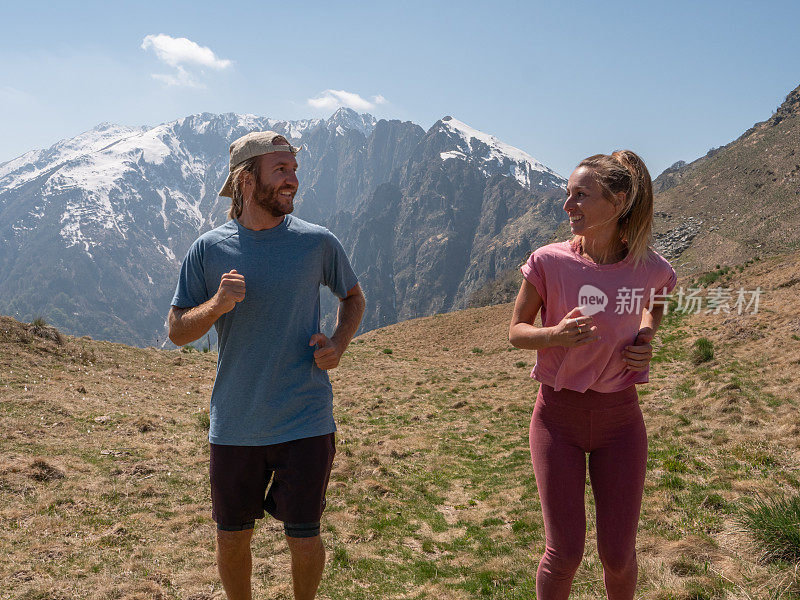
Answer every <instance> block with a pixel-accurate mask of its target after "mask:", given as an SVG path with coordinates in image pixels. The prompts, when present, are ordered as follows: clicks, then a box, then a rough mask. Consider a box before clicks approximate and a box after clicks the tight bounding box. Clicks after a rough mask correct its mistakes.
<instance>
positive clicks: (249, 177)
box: [239, 171, 256, 196]
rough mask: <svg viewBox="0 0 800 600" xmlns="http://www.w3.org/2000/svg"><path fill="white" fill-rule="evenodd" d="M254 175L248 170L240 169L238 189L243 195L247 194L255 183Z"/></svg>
mask: <svg viewBox="0 0 800 600" xmlns="http://www.w3.org/2000/svg"><path fill="white" fill-rule="evenodd" d="M255 181H256V180H255V177H253V173H252V172H250V171H242V172H241V174H240V175H239V189H240V190H241V191H242V195H243V196H249V195H250V193H251V192H252V188H253V186H254V184H255Z"/></svg>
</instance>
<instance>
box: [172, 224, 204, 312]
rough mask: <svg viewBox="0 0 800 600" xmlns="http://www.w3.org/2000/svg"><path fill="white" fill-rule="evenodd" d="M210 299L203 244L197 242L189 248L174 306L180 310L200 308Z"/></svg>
mask: <svg viewBox="0 0 800 600" xmlns="http://www.w3.org/2000/svg"><path fill="white" fill-rule="evenodd" d="M209 298H210V295H209V293H208V289H207V288H206V278H205V273H204V271H203V257H202V251H201V244H200V243H199V240H198V241H196V242H195V243H194V244H192V246H191V247H190V248H189V251H188V252H187V253H186V256H185V257H184V259H183V264H182V265H181V273H180V276H179V277H178V286H177V287H176V288H175V295H174V296H173V297H172V306H177V307H178V308H192V307H195V306H199V305H200V304H202V303H203V302H205V301H207V300H208V299H209Z"/></svg>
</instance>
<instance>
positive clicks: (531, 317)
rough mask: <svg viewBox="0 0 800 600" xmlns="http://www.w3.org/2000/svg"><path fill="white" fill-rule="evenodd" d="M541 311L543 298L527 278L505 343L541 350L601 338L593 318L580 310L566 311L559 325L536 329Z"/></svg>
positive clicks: (576, 344)
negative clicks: (582, 313)
mask: <svg viewBox="0 0 800 600" xmlns="http://www.w3.org/2000/svg"><path fill="white" fill-rule="evenodd" d="M541 308H542V297H541V296H540V295H539V292H538V291H537V289H536V287H535V286H534V285H533V284H532V283H530V282H529V281H528V280H527V279H523V280H522V287H520V289H519V294H517V301H516V302H515V303H514V314H513V316H512V317H511V325H510V326H509V328H508V341H509V342H511V345H512V346H514V347H515V348H522V349H524V350H542V349H544V348H550V347H553V346H566V347H568V348H569V347H571V346H580V345H582V344H588V343H590V342H594V341H595V340H598V339H600V338H599V336H598V335H597V326H596V325H595V324H594V319H592V317H584V316H582V315H581V312H580V308H579V307H575V308H573V309H572V310H571V311H569V312H568V313H567V314H566V315H565V316H564V318H563V319H561V322H560V323H559V324H558V325H554V326H553V327H536V326H535V325H533V322H534V321H535V320H536V315H537V314H539V310H540V309H541Z"/></svg>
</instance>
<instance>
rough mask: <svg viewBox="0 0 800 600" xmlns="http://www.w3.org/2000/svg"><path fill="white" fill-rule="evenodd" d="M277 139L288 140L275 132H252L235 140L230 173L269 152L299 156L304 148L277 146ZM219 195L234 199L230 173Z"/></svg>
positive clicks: (231, 149) (231, 150) (289, 145)
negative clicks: (255, 157)
mask: <svg viewBox="0 0 800 600" xmlns="http://www.w3.org/2000/svg"><path fill="white" fill-rule="evenodd" d="M275 138H281V139H282V140H285V139H286V138H285V137H284V136H282V135H281V134H280V133H276V132H274V131H251V132H250V133H248V134H247V135H243V136H242V137H240V138H239V139H237V140H234V141H233V143H232V144H231V147H230V153H231V163H230V171H233V170H234V169H235V168H236V165H238V164H241V163H243V162H244V161H246V160H247V159H249V158H253V157H254V156H261V155H262V154H268V153H269V152H291V153H292V154H297V153H298V152H299V151H300V148H302V146H300V147H295V146H292V145H291V144H275V143H273V142H274V141H275ZM219 195H220V196H227V197H228V198H232V197H233V180H232V179H231V174H230V173H228V178H227V179H226V180H225V185H223V186H222V189H221V190H220V191H219Z"/></svg>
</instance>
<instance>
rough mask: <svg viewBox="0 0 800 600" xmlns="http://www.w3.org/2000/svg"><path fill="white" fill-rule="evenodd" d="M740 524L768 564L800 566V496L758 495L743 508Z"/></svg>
mask: <svg viewBox="0 0 800 600" xmlns="http://www.w3.org/2000/svg"><path fill="white" fill-rule="evenodd" d="M740 522H741V524H742V525H743V526H744V527H745V529H747V530H748V531H749V532H750V535H751V536H752V537H753V539H754V540H755V543H756V546H757V547H758V548H759V550H760V552H761V558H762V560H764V561H767V562H777V561H789V562H792V563H798V562H800V496H798V495H794V496H785V495H779V494H774V495H758V496H756V497H755V498H754V499H753V500H752V504H751V505H749V506H745V507H743V508H742V510H741V513H740Z"/></svg>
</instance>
